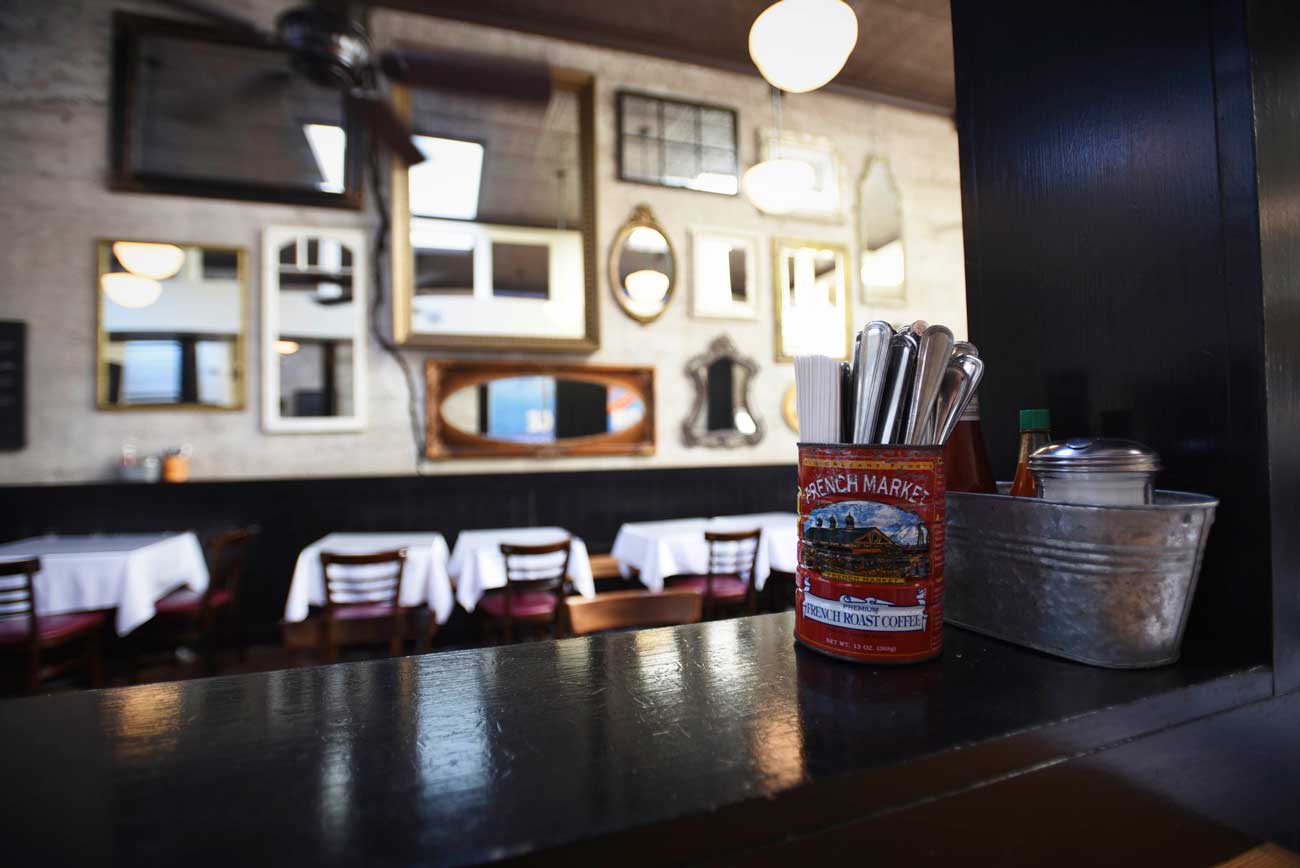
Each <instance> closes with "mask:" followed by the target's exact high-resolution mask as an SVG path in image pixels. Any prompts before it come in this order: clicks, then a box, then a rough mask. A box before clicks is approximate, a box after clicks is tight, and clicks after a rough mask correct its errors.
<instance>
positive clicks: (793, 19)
mask: <svg viewBox="0 0 1300 868" xmlns="http://www.w3.org/2000/svg"><path fill="white" fill-rule="evenodd" d="M857 42H858V16H857V15H855V14H853V10H852V9H851V8H850V7H849V5H848V4H847V3H845V2H844V0H780V2H778V3H773V4H772V5H771V6H769V7H767V8H766V9H764V10H763V11H762V12H761V13H759V16H758V17H757V18H755V19H754V24H753V26H752V27H750V28H749V56H750V58H752V59H753V61H754V65H755V66H757V67H758V71H759V72H761V73H762V74H763V78H765V79H767V80H768V81H769V82H771V84H772V85H773V86H774V87H779V88H781V90H786V91H789V92H790V93H807V92H808V91H810V90H816V89H817V88H819V87H821V86H822V85H824V84H827V83H828V82H829V81H830V80H831V79H833V78H834V77H835V76H836V75H838V74H839V72H840V70H841V69H843V68H844V64H845V62H846V61H847V60H848V59H849V54H851V53H852V51H853V46H855V45H857Z"/></svg>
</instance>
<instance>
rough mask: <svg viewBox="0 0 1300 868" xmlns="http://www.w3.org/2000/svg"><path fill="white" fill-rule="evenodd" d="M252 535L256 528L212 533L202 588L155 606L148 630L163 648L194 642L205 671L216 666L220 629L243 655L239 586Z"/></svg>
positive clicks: (173, 595) (176, 593)
mask: <svg viewBox="0 0 1300 868" xmlns="http://www.w3.org/2000/svg"><path fill="white" fill-rule="evenodd" d="M256 535H257V529H256V528H240V529H238V530H232V531H227V532H226V533H223V534H221V535H220V536H217V537H215V538H214V539H213V540H212V541H211V542H209V544H208V553H207V554H208V587H207V589H206V590H204V591H202V592H200V591H192V590H190V589H189V588H181V589H180V590H176V591H172V592H171V593H170V594H168V595H167V596H165V597H163V598H162V599H161V600H159V601H158V602H157V604H156V605H155V606H154V609H155V611H156V612H157V613H158V614H157V615H156V616H155V618H154V621H153V624H152V629H153V630H156V631H160V632H161V633H162V635H163V637H164V639H165V641H166V643H167V645H168V647H171V648H175V647H177V646H179V645H196V646H198V647H199V648H200V649H201V650H202V654H203V668H204V670H205V671H206V672H207V673H208V674H209V675H212V674H215V673H216V671H217V642H218V633H219V632H224V633H225V635H226V637H227V638H228V639H229V638H233V639H234V640H235V645H236V648H237V649H238V652H239V660H240V662H241V663H242V662H243V661H244V660H245V658H246V656H247V650H246V648H245V644H244V631H243V629H242V625H241V624H240V621H239V586H240V582H241V580H242V579H243V575H244V563H245V562H246V560H247V556H248V549H249V548H250V546H251V545H252V542H253V540H254V538H255V537H256ZM218 628H221V630H220V631H219V629H218ZM133 669H134V667H133Z"/></svg>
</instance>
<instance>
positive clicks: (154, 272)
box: [113, 241, 185, 280]
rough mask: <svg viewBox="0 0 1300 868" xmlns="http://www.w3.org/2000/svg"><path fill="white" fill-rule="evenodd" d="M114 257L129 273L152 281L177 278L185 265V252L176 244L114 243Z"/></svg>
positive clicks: (146, 242)
mask: <svg viewBox="0 0 1300 868" xmlns="http://www.w3.org/2000/svg"><path fill="white" fill-rule="evenodd" d="M113 256H115V257H116V258H117V261H118V262H120V263H122V267H123V268H125V269H126V270H127V271H129V272H131V273H132V274H134V275H138V276H139V277H147V278H150V279H151V280H166V279H167V278H169V277H175V276H176V274H177V272H179V271H180V270H181V266H182V265H184V264H185V251H184V250H182V249H180V248H179V247H177V246H176V245H175V244H156V243H153V242H149V241H114V242H113Z"/></svg>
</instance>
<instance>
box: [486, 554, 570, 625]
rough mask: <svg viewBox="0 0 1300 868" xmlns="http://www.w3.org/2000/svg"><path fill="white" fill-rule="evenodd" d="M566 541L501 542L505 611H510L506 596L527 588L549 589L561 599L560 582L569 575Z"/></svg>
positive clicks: (526, 590) (561, 583)
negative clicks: (516, 543) (519, 543)
mask: <svg viewBox="0 0 1300 868" xmlns="http://www.w3.org/2000/svg"><path fill="white" fill-rule="evenodd" d="M570 548H571V546H570V541H569V540H567V539H563V540H560V541H559V542H553V543H545V544H544V545H531V546H522V545H510V544H509V543H502V544H501V557H502V559H503V560H504V561H505V563H506V613H507V614H509V612H510V598H511V597H512V596H514V595H515V594H522V593H527V592H529V591H550V592H552V593H554V594H555V595H556V596H557V597H558V598H559V599H561V600H563V599H564V590H565V588H564V585H565V582H567V581H568V577H569V551H570Z"/></svg>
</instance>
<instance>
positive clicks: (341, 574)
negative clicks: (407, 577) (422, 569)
mask: <svg viewBox="0 0 1300 868" xmlns="http://www.w3.org/2000/svg"><path fill="white" fill-rule="evenodd" d="M320 567H321V576H322V578H323V579H324V581H325V609H324V612H323V613H322V617H321V621H320V651H321V656H322V657H323V658H324V659H325V660H326V661H327V662H329V663H333V662H334V661H336V660H338V655H339V648H340V647H342V646H343V645H344V644H352V643H346V642H345V637H344V635H343V629H342V627H341V624H343V623H344V622H347V623H348V624H355V623H358V622H363V621H369V622H372V624H373V623H378V624H380V625H383V627H384V628H385V629H386V631H387V633H388V651H389V653H390V654H391V655H392V656H394V657H396V656H398V655H400V654H401V653H402V644H403V642H404V640H405V636H404V633H405V626H406V617H407V611H406V610H405V609H403V608H402V607H401V606H400V605H399V604H398V602H397V596H398V593H399V591H400V590H401V587H402V572H403V570H404V569H405V568H406V549H396V550H394V551H387V552H375V553H373V554H366V555H345V554H334V553H332V552H321V554H320ZM336 567H342V568H343V569H335V568H336ZM359 568H360V569H359ZM365 568H373V569H365Z"/></svg>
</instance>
